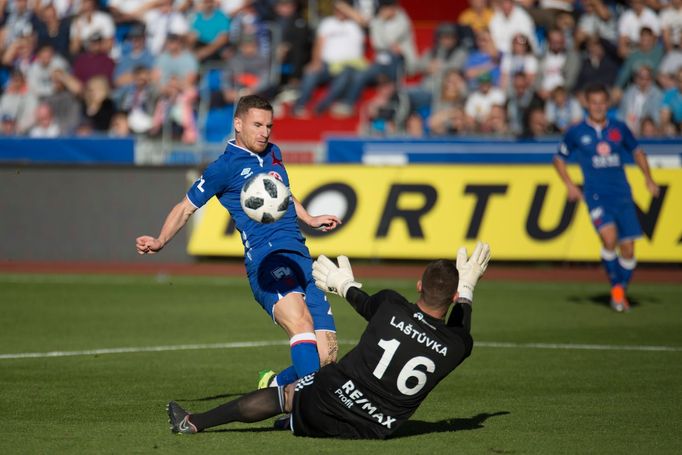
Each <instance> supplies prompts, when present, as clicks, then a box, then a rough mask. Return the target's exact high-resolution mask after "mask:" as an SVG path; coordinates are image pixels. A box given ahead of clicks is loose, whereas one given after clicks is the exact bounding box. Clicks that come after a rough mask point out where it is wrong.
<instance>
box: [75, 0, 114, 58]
mask: <svg viewBox="0 0 682 455" xmlns="http://www.w3.org/2000/svg"><path fill="white" fill-rule="evenodd" d="M115 31H116V27H115V26H114V20H113V19H112V17H111V15H109V13H105V12H104V11H99V10H98V9H97V0H81V7H80V12H79V13H78V16H77V17H76V18H75V19H74V20H73V22H72V23H71V32H70V39H71V44H70V49H69V50H70V52H71V55H77V54H78V53H80V52H83V51H84V48H85V46H86V45H87V44H89V42H90V41H91V40H92V37H93V36H95V35H97V36H99V37H100V38H101V40H102V48H103V49H104V52H106V53H109V51H111V48H112V46H113V43H114V33H115Z"/></svg>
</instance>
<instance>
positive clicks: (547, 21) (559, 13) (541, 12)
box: [519, 0, 575, 30]
mask: <svg viewBox="0 0 682 455" xmlns="http://www.w3.org/2000/svg"><path fill="white" fill-rule="evenodd" d="M574 1H575V0H539V1H538V2H537V3H538V5H537V6H536V5H535V4H536V2H535V0H519V4H520V5H521V6H522V7H524V8H525V9H526V10H527V11H528V13H529V14H530V16H531V18H532V19H533V22H534V23H535V25H536V26H537V27H542V28H543V29H545V30H549V29H551V28H556V27H559V23H560V22H561V20H562V18H565V17H566V16H569V17H571V16H572V14H573V3H574Z"/></svg>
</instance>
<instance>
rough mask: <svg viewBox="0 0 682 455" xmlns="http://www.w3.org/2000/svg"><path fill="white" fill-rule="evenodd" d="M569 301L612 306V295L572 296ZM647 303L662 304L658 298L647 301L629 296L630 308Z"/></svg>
mask: <svg viewBox="0 0 682 455" xmlns="http://www.w3.org/2000/svg"><path fill="white" fill-rule="evenodd" d="M568 301H569V302H571V303H576V304H581V303H590V304H592V305H599V306H606V307H608V306H610V305H611V294H607V293H601V294H593V295H572V296H570V297H568ZM645 301H646V303H653V304H656V303H660V299H658V298H656V297H651V296H649V297H646V299H640V298H639V297H636V296H635V297H633V296H632V295H628V302H630V307H631V308H635V307H638V306H640V305H642V304H643V303H644V302H645Z"/></svg>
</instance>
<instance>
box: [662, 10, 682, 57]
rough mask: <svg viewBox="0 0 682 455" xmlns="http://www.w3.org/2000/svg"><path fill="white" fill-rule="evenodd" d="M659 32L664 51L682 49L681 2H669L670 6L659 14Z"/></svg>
mask: <svg viewBox="0 0 682 455" xmlns="http://www.w3.org/2000/svg"><path fill="white" fill-rule="evenodd" d="M659 18H660V20H661V31H662V34H663V44H664V45H665V50H666V51H668V52H670V51H671V50H673V49H678V50H679V49H680V48H682V0H670V4H669V5H668V6H667V7H666V8H665V9H663V11H661V12H660V14H659Z"/></svg>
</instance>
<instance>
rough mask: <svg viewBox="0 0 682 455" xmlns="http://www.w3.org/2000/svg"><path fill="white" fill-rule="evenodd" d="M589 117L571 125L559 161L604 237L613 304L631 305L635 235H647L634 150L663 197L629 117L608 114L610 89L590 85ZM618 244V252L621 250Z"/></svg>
mask: <svg viewBox="0 0 682 455" xmlns="http://www.w3.org/2000/svg"><path fill="white" fill-rule="evenodd" d="M585 98H586V102H587V118H586V119H585V120H583V121H582V122H580V123H579V124H577V125H575V126H573V127H571V128H570V129H569V130H568V131H567V132H566V135H565V136H564V139H563V142H562V143H561V144H560V146H559V151H558V153H557V154H556V156H555V157H554V167H555V168H556V170H557V172H558V173H559V176H560V177H561V179H562V180H563V181H564V183H565V184H566V188H567V190H568V199H569V200H570V201H577V200H579V199H581V198H582V199H584V200H585V203H586V204H587V207H588V210H589V212H590V217H591V218H592V224H593V225H594V227H595V229H596V230H597V232H598V233H599V237H600V239H601V242H602V245H603V247H602V250H601V259H602V264H603V266H604V268H605V269H606V273H607V274H608V277H609V280H610V282H611V307H612V308H613V309H614V310H616V311H618V312H622V311H628V310H629V309H630V305H629V303H628V300H627V297H626V292H625V291H626V290H627V286H628V284H629V283H630V279H631V278H632V272H633V271H634V270H635V266H636V265H637V260H636V259H635V243H634V241H635V239H637V238H639V237H641V236H642V228H641V226H640V224H639V220H638V219H637V212H636V210H635V204H634V202H633V200H632V192H631V190H630V185H629V184H628V181H627V178H626V176H625V170H624V168H623V162H624V159H625V157H626V155H632V157H633V159H634V161H635V163H636V164H637V166H638V167H639V168H640V169H641V171H642V173H643V174H644V179H645V181H646V187H647V189H648V190H649V192H650V193H651V194H652V195H653V196H654V197H658V194H659V188H658V185H656V183H655V182H654V180H653V178H652V177H651V171H650V170H649V164H648V162H647V158H646V154H645V153H644V151H643V150H642V149H641V148H640V147H639V144H638V142H637V139H635V137H634V136H633V134H632V132H631V131H630V129H629V128H628V127H627V126H626V125H625V123H623V122H620V121H617V120H611V119H607V117H606V113H607V111H608V107H609V94H608V91H607V89H606V87H604V86H602V85H595V86H592V87H589V88H588V89H587V90H586V91H585ZM569 156H573V157H574V158H575V159H576V160H577V162H578V164H579V165H580V168H581V170H582V173H583V181H584V183H583V189H582V191H581V190H580V188H579V187H578V186H577V185H576V184H575V183H574V182H573V180H571V177H570V176H569V175H568V172H567V170H566V159H567V158H568V157H569ZM616 248H618V253H619V254H618V253H617V252H616Z"/></svg>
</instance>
